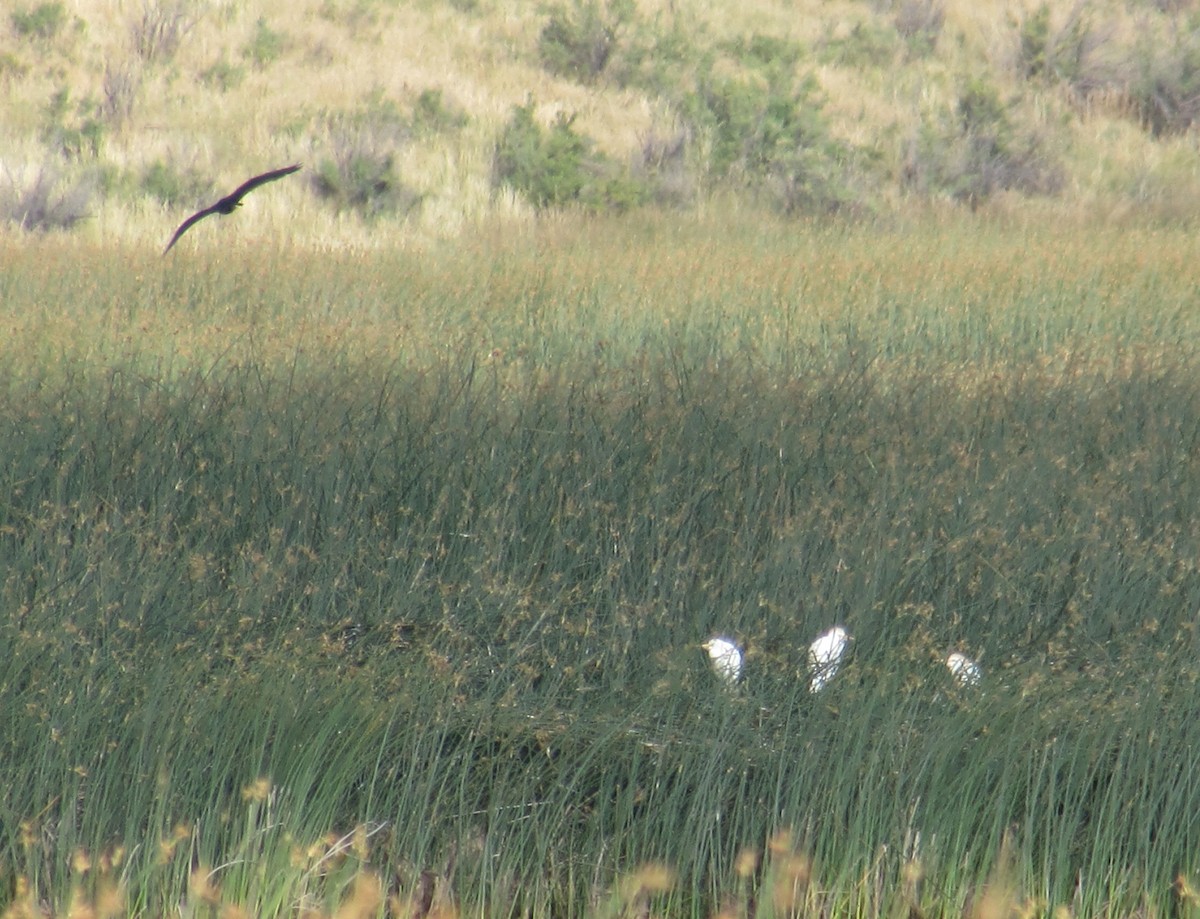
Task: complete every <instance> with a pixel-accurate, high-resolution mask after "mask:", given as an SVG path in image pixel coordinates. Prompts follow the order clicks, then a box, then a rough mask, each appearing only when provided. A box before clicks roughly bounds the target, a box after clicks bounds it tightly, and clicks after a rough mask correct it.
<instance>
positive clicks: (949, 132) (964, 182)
mask: <svg viewBox="0 0 1200 919" xmlns="http://www.w3.org/2000/svg"><path fill="white" fill-rule="evenodd" d="M1012 110H1013V106H1012V105H1011V104H1008V103H1005V102H1004V101H1003V100H1002V99H1001V98H1000V96H999V94H998V93H997V91H996V89H995V88H994V87H993V86H991V85H990V84H988V83H986V82H985V81H983V80H982V79H979V78H976V79H972V80H970V81H968V83H967V85H966V86H965V87H964V89H963V91H962V92H961V94H960V95H959V98H958V102H957V105H956V106H955V109H954V112H953V115H952V117H951V118H949V119H948V120H946V121H942V122H934V123H926V124H925V125H923V126H922V128H921V129H920V133H919V135H918V137H917V139H916V140H915V141H914V142H913V144H912V145H911V147H910V150H909V153H908V157H907V162H906V165H905V179H906V181H907V182H908V183H909V184H911V185H913V186H914V187H916V188H918V189H920V190H921V191H923V192H926V193H937V192H942V193H948V194H949V195H950V196H951V197H952V198H954V199H955V200H958V201H964V202H966V203H968V204H970V205H971V207H972V208H974V207H977V206H978V205H979V204H980V203H981V202H982V201H984V200H986V199H987V198H989V197H991V196H992V195H993V194H995V193H996V192H998V191H1003V190H1014V191H1019V192H1023V193H1025V194H1052V193H1054V192H1056V191H1057V190H1058V189H1059V188H1060V187H1061V184H1062V170H1061V167H1060V166H1059V165H1058V163H1057V162H1056V160H1055V159H1054V158H1053V157H1052V156H1051V155H1050V154H1049V153H1048V152H1047V151H1046V150H1045V148H1044V143H1043V142H1042V140H1041V138H1040V137H1039V136H1038V135H1037V134H1035V133H1033V132H1030V131H1021V130H1019V129H1018V128H1017V127H1016V126H1015V125H1014V124H1013V122H1012V119H1011V118H1010V113H1011V111H1012Z"/></svg>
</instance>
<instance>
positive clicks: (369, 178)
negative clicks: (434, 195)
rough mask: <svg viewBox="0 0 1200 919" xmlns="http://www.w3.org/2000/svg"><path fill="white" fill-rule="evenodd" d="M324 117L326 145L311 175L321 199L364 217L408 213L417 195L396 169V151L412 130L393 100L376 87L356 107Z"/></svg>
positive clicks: (418, 196) (370, 217) (411, 126)
mask: <svg viewBox="0 0 1200 919" xmlns="http://www.w3.org/2000/svg"><path fill="white" fill-rule="evenodd" d="M427 104H431V103H427ZM324 120H325V127H326V130H327V131H328V133H329V150H328V152H327V153H326V155H325V156H324V157H323V158H322V159H321V161H320V162H319V164H318V166H317V171H316V176H315V178H314V179H313V186H314V188H315V190H316V192H317V194H318V195H319V196H320V197H321V198H323V199H324V200H326V201H328V202H329V203H331V204H332V205H333V206H334V207H336V208H337V209H338V210H345V211H353V212H355V213H357V214H359V215H360V216H361V217H364V218H367V219H374V218H376V217H381V216H384V215H388V214H401V215H403V214H408V213H409V212H411V211H412V210H414V209H415V208H416V207H418V206H419V205H420V203H421V196H420V195H419V194H418V193H417V192H416V191H414V190H413V189H411V188H409V187H408V186H407V185H405V184H404V182H403V181H401V179H400V176H399V175H398V173H397V171H396V153H397V151H398V150H400V149H401V148H403V146H404V145H405V144H407V143H408V142H409V140H410V139H411V138H412V136H413V130H414V129H413V123H412V119H410V118H409V117H408V115H406V114H405V113H404V112H403V111H402V110H401V108H400V107H399V106H398V105H397V104H396V102H395V100H393V99H390V98H388V97H386V96H384V95H383V94H382V93H381V92H376V93H375V94H374V95H372V96H371V97H370V98H368V99H367V100H366V101H365V102H364V103H363V104H362V105H361V106H360V107H358V108H357V109H354V110H351V111H347V112H335V113H330V114H327V115H326V116H325V117H324Z"/></svg>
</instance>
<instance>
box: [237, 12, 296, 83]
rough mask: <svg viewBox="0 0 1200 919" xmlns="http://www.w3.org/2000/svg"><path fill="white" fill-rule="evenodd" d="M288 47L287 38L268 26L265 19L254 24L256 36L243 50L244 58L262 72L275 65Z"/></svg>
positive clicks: (254, 35)
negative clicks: (272, 64)
mask: <svg viewBox="0 0 1200 919" xmlns="http://www.w3.org/2000/svg"><path fill="white" fill-rule="evenodd" d="M286 46H287V37H286V36H285V35H284V34H283V33H282V32H279V31H277V30H275V29H272V28H271V27H270V26H269V25H267V21H266V19H265V18H261V17H260V18H259V20H258V21H257V22H256V23H255V24H254V34H253V35H252V36H251V37H250V40H249V41H248V42H246V44H245V46H244V47H243V48H242V57H243V58H245V59H246V60H247V61H249V62H250V63H251V65H253V66H254V67H256V68H258V69H259V70H262V69H264V68H266V67H267V66H268V65H270V64H271V63H273V62H274V61H275V60H276V59H277V58H278V57H279V56H280V55H281V54H283V51H284V48H285V47H286Z"/></svg>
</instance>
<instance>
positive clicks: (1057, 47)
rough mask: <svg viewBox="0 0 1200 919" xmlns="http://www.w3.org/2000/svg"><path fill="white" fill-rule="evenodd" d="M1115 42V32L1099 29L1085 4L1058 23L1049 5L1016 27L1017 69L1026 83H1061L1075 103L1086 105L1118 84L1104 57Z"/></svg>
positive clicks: (1036, 10)
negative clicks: (1089, 99)
mask: <svg viewBox="0 0 1200 919" xmlns="http://www.w3.org/2000/svg"><path fill="white" fill-rule="evenodd" d="M1112 40H1113V38H1112V29H1111V28H1109V29H1105V28H1101V27H1099V26H1097V25H1096V24H1095V23H1094V22H1093V19H1092V13H1091V11H1090V9H1089V8H1088V7H1087V6H1086V5H1085V4H1083V3H1078V4H1076V5H1075V6H1074V7H1073V8H1072V9H1071V10H1070V11H1069V13H1068V14H1067V16H1066V17H1065V19H1063V20H1062V21H1061V22H1056V21H1055V17H1054V13H1053V11H1052V10H1051V8H1050V5H1049V4H1048V3H1042V4H1041V5H1040V6H1038V7H1036V8H1035V9H1034V10H1033V11H1032V12H1030V13H1029V14H1027V15H1026V16H1025V17H1024V18H1023V19H1021V21H1020V22H1019V23H1017V67H1018V70H1019V71H1020V73H1021V75H1022V76H1023V77H1024V78H1026V79H1033V80H1041V81H1048V82H1054V83H1058V84H1060V85H1062V86H1064V87H1065V88H1066V89H1067V90H1068V91H1069V92H1070V94H1071V98H1072V101H1076V102H1082V101H1086V100H1087V99H1088V98H1089V97H1090V96H1092V95H1094V94H1095V93H1097V92H1099V91H1101V90H1103V89H1109V88H1112V87H1113V86H1114V84H1115V79H1116V78H1115V73H1114V72H1113V70H1112V66H1111V62H1110V61H1108V60H1106V59H1105V57H1104V55H1103V52H1104V51H1105V49H1106V48H1107V47H1108V46H1109V45H1110V43H1111V42H1112Z"/></svg>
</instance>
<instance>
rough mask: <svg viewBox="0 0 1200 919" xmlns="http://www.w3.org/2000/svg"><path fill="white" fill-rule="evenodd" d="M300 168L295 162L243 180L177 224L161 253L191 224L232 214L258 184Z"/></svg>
mask: <svg viewBox="0 0 1200 919" xmlns="http://www.w3.org/2000/svg"><path fill="white" fill-rule="evenodd" d="M299 168H300V165H299V164H298V163H297V164H296V165H295V166H286V167H284V168H283V169H273V170H271V171H270V172H264V173H263V174H262V175H260V176H255V177H254V178H253V179H250V180H249V181H248V182H243V183H242V184H241V185H239V186H238V188H237V191H235V192H233V194H230V195H226V196H225V197H224V198H222V199H221V200H220V201H218V202H217V203H216V204H214V205H211V206H210V207H206V208H205V209H204V210H202V211H196V213H194V214H192V216H191V217H189V218H188V219H187V220H185V221H184V222H183V223H181V224H180V225H179V229H178V230H176V231H175V235H174V236H172V237H171V241H170V242H169V243H167V248H165V249H163V255H166V254H167V253H168V252H170V251H171V247H172V246H173V245H175V243H177V242H178V241H179V237H180V236H182V235H183V234H184V233H186V232H187V231H188V229H189V228H190V227H191V226H192V224H194V223H196V222H197V221H200V220H203V219H204V218H205V217H207V216H208V215H209V214H232V213H233V211H234V208H238V207H241V206H242V199H243V198H244V197H246V195H248V194H250V192H252V191H254V189H256V188H258V186H260V185H266V184H267V183H268V182H274V181H275V180H276V179H282V178H283V177H284V176H289V175H291V174H292V173H293V172H296V171H297V170H298V169H299Z"/></svg>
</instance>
